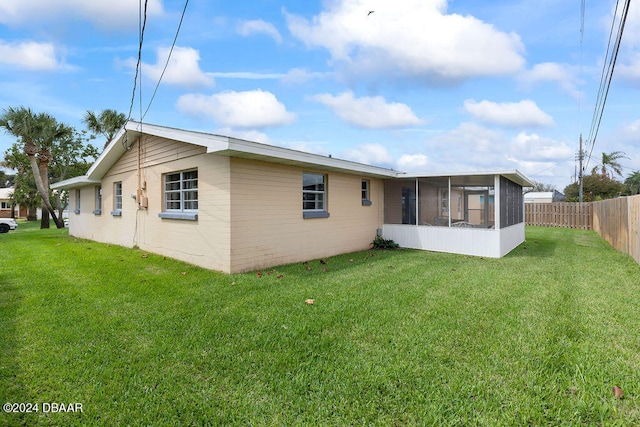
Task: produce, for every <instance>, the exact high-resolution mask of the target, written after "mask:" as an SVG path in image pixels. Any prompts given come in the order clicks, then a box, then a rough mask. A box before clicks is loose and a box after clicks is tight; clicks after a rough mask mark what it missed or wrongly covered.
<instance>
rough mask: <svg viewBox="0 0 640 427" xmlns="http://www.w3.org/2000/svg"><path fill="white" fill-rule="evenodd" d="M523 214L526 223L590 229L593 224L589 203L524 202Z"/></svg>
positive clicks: (591, 207) (591, 208) (591, 209)
mask: <svg viewBox="0 0 640 427" xmlns="http://www.w3.org/2000/svg"><path fill="white" fill-rule="evenodd" d="M524 215H525V217H524V220H525V223H526V224H527V225H539V226H542V227H562V228H580V229H583V230H591V229H592V226H593V221H592V220H593V206H592V204H591V203H569V202H553V203H525V205H524Z"/></svg>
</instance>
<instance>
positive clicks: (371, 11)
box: [367, 10, 375, 16]
mask: <svg viewBox="0 0 640 427" xmlns="http://www.w3.org/2000/svg"><path fill="white" fill-rule="evenodd" d="M373 12H375V10H370V11H369V13H367V16H369V15H371V14H372V13H373Z"/></svg>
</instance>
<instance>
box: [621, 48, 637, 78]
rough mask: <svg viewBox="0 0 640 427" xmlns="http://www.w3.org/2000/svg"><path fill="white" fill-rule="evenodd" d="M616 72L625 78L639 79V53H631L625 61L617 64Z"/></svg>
mask: <svg viewBox="0 0 640 427" xmlns="http://www.w3.org/2000/svg"><path fill="white" fill-rule="evenodd" d="M616 74H618V75H620V77H622V78H624V79H627V80H633V81H640V53H635V54H633V55H631V58H630V59H629V61H628V62H627V63H623V64H618V65H617V66H616Z"/></svg>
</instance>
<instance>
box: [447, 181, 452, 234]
mask: <svg viewBox="0 0 640 427" xmlns="http://www.w3.org/2000/svg"><path fill="white" fill-rule="evenodd" d="M448 179H449V183H448V185H449V188H448V189H447V203H448V205H447V211H448V212H447V215H448V217H449V218H448V219H449V227H451V199H452V198H451V177H448Z"/></svg>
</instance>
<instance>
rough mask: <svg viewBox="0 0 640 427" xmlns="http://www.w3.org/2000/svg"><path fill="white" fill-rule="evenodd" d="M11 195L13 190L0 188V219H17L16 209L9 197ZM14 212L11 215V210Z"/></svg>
mask: <svg viewBox="0 0 640 427" xmlns="http://www.w3.org/2000/svg"><path fill="white" fill-rule="evenodd" d="M12 195H13V188H0V218H13V217H17V215H16V214H17V212H18V210H17V209H18V208H17V207H15V206H14V205H13V202H12V201H11V196H12ZM13 209H16V211H15V212H14V213H13V215H12V210H13Z"/></svg>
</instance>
